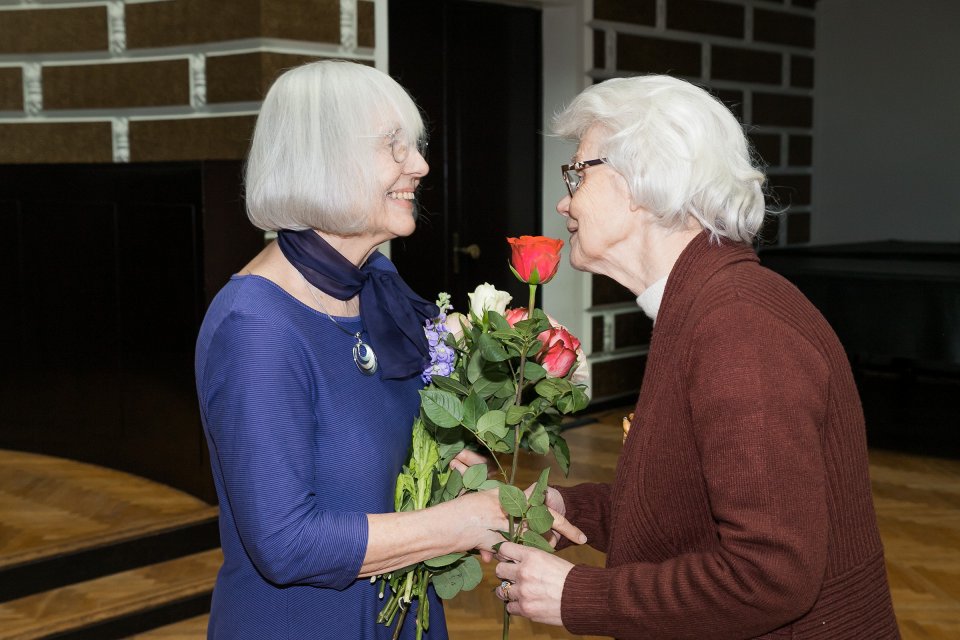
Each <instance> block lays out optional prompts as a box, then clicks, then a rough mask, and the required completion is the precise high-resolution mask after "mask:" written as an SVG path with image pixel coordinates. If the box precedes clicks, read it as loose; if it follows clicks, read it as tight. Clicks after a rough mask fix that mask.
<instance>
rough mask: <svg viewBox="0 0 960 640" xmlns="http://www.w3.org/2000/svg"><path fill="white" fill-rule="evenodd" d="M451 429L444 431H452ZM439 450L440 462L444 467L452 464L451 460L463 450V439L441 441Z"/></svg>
mask: <svg viewBox="0 0 960 640" xmlns="http://www.w3.org/2000/svg"><path fill="white" fill-rule="evenodd" d="M451 431H453V430H451V429H448V430H446V431H444V433H450V432H451ZM437 450H438V452H439V454H440V463H441V465H442V466H443V467H446V466H448V465H449V464H450V461H451V460H453V459H454V458H456V457H457V454H458V453H460V452H461V451H463V440H454V441H450V442H440V443H439V445H438V447H437Z"/></svg>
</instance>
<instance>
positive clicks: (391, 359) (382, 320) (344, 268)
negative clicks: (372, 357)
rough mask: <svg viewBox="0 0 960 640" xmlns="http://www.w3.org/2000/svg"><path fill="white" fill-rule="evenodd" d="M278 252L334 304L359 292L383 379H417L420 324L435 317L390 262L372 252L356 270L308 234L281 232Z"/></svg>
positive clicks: (423, 357)
mask: <svg viewBox="0 0 960 640" xmlns="http://www.w3.org/2000/svg"><path fill="white" fill-rule="evenodd" d="M277 236H278V239H277V243H278V244H279V245H280V251H282V252H283V255H284V256H285V257H286V258H287V260H289V261H290V264H292V265H293V266H294V267H295V268H296V270H297V271H299V272H300V273H301V274H303V277H304V278H306V279H307V282H309V283H310V284H312V285H313V286H315V287H316V288H317V289H320V291H323V292H324V293H326V294H327V295H329V296H332V297H334V298H336V299H337V300H349V299H350V298H352V297H354V296H355V295H357V293H358V292H359V293H360V314H361V317H362V319H363V325H364V328H365V329H366V330H367V334H368V335H369V336H370V344H371V346H372V347H373V349H374V351H376V353H377V360H378V361H379V363H380V371H381V374H382V375H383V377H384V378H387V379H393V380H402V379H404V378H409V377H411V376H413V375H420V374H421V373H422V372H423V369H424V367H425V366H426V365H427V363H428V362H429V361H430V350H429V349H430V348H429V345H428V344H427V337H426V335H424V333H423V325H424V322H425V321H426V320H428V319H430V318H436V317H437V316H438V315H439V314H440V310H439V309H437V305H435V304H432V303H430V302H427V301H426V300H424V299H423V298H421V297H420V296H418V295H417V294H416V293H414V291H413V289H411V288H410V287H408V286H407V283H405V282H404V281H403V279H402V278H401V277H400V274H398V273H397V272H396V271H394V270H387V269H389V267H387V269H385V268H383V267H380V268H378V266H377V263H378V262H383V263H384V265H383V266H386V265H389V264H390V262H389V261H388V260H387V258H386V257H385V256H384V255H383V254H381V253H380V252H379V251H374V252H373V253H372V254H371V255H370V257H369V258H368V259H367V261H366V262H365V263H364V264H363V266H362V267H361V268H359V269H358V268H357V267H356V266H355V265H354V264H353V263H352V262H350V261H349V260H347V259H346V258H344V257H343V255H342V254H341V253H340V252H339V251H337V250H336V249H334V248H333V247H331V246H330V244H329V243H328V242H327V241H326V240H324V239H323V238H322V237H320V235H319V234H317V233H316V232H314V231H313V230H312V229H306V230H304V231H289V230H282V231H280V232H279V233H278V234H277Z"/></svg>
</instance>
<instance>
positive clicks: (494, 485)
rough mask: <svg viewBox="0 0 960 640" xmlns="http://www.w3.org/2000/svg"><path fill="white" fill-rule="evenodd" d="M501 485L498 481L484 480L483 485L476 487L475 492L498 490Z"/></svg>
mask: <svg viewBox="0 0 960 640" xmlns="http://www.w3.org/2000/svg"><path fill="white" fill-rule="evenodd" d="M502 484H503V483H502V482H500V481H499V480H494V479H493V478H490V479H489V480H484V481H483V484H481V485H480V486H479V487H477V491H487V490H489V489H499V488H500V486H501V485H502Z"/></svg>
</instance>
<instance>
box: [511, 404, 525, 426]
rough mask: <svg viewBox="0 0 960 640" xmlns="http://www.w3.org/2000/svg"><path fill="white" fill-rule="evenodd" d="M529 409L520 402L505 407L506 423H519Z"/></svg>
mask: <svg viewBox="0 0 960 640" xmlns="http://www.w3.org/2000/svg"><path fill="white" fill-rule="evenodd" d="M529 411H530V407H528V406H526V405H522V404H519V405H517V404H512V405H510V407H509V408H507V424H510V425H514V424H520V421H521V420H523V416H524V415H526V414H527V413H528V412H529Z"/></svg>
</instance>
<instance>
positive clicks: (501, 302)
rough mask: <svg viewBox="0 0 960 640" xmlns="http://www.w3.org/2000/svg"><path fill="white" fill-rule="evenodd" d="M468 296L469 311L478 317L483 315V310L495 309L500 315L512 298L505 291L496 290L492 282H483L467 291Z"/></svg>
mask: <svg viewBox="0 0 960 640" xmlns="http://www.w3.org/2000/svg"><path fill="white" fill-rule="evenodd" d="M467 297H468V298H470V312H471V313H472V314H473V315H475V316H477V317H478V318H482V317H483V312H484V311H496V312H497V313H499V314H500V315H503V313H504V312H505V311H506V310H507V305H508V304H510V300H512V299H513V296H511V295H510V294H509V293H507V292H506V291H498V290H497V288H496V287H494V286H493V285H492V284H489V283H487V282H484V283H483V284H481V285H479V286H478V287H477V288H476V289H474V291H473V293H468V294H467Z"/></svg>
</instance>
